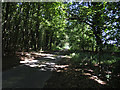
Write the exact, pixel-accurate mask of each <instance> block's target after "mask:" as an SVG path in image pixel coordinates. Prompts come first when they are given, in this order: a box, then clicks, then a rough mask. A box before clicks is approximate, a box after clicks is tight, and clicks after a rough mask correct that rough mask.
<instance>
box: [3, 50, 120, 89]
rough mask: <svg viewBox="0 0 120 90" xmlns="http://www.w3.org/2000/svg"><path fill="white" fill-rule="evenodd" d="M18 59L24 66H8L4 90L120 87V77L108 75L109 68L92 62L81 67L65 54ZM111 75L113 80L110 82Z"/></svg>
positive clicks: (23, 54) (32, 54) (36, 54)
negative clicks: (12, 89) (15, 89)
mask: <svg viewBox="0 0 120 90" xmlns="http://www.w3.org/2000/svg"><path fill="white" fill-rule="evenodd" d="M18 55H20V58H21V61H20V63H22V64H20V65H18V66H17V65H15V66H16V67H13V68H11V69H10V68H9V67H10V66H8V68H6V69H5V70H4V71H3V88H114V87H115V88H116V87H120V86H119V83H120V76H119V75H115V74H112V72H110V71H106V70H105V68H106V66H102V67H101V66H100V65H98V64H94V65H93V64H90V63H89V61H88V62H82V65H80V63H76V62H74V61H73V60H72V59H71V57H70V56H69V53H66V52H30V53H28V52H20V53H18ZM13 61H14V60H13ZM9 63H10V62H9ZM6 65H9V64H6ZM4 67H5V66H4ZM108 75H109V76H112V75H113V76H114V78H111V79H108V77H106V76H108Z"/></svg>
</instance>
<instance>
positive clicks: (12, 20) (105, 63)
mask: <svg viewBox="0 0 120 90" xmlns="http://www.w3.org/2000/svg"><path fill="white" fill-rule="evenodd" d="M32 51H34V52H40V51H49V52H56V51H57V52H62V53H61V54H67V55H69V56H71V57H72V58H71V59H64V60H63V61H61V63H63V64H65V63H67V64H69V65H70V67H69V68H68V69H67V71H65V73H63V74H60V75H58V74H55V73H54V77H53V78H52V79H50V81H48V82H50V83H48V84H47V86H45V87H51V86H54V87H60V88H61V87H63V86H64V87H94V86H96V87H99V85H98V86H97V85H95V83H94V84H92V83H90V82H89V81H86V78H85V77H84V76H83V74H84V73H85V70H88V69H91V72H90V71H87V72H89V73H87V74H89V75H91V76H92V75H93V76H94V75H96V76H95V77H98V78H101V79H102V80H104V81H106V82H107V84H106V85H107V86H106V87H113V88H114V87H120V86H119V83H120V71H119V70H120V2H81V3H80V2H19V3H18V2H3V3H2V56H3V59H4V57H7V56H16V53H17V52H28V53H29V52H32ZM39 58H40V57H39ZM8 59H9V60H8ZM8 59H4V60H3V66H4V67H8V66H9V65H12V62H10V60H11V61H12V60H13V62H14V63H16V59H12V58H11V59H10V58H9V57H8ZM5 62H9V63H8V64H6V65H5V64H4V63H5ZM17 63H19V62H17ZM76 70H77V71H76ZM79 70H81V71H79ZM78 72H79V73H78ZM57 75H58V76H57ZM84 75H85V74H84ZM79 76H80V78H78V77H79ZM56 79H57V80H56ZM71 79H72V80H71ZM98 80H99V79H98ZM56 81H57V82H56ZM99 81H100V80H99ZM51 82H53V83H52V84H51ZM68 82H69V83H68ZM83 82H85V83H83ZM60 83H61V84H60ZM82 83H83V84H82ZM62 84H64V85H62ZM104 84H105V83H104ZM57 85H58V86H57ZM60 85H62V86H60ZM87 85H88V86H87ZM100 87H101V86H100Z"/></svg>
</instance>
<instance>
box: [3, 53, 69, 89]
mask: <svg viewBox="0 0 120 90" xmlns="http://www.w3.org/2000/svg"><path fill="white" fill-rule="evenodd" d="M18 56H19V57H20V58H21V61H20V63H21V65H19V66H16V67H13V68H12V69H10V70H6V71H4V72H3V73H2V76H3V78H2V79H3V80H2V81H3V82H2V83H3V85H2V87H3V88H42V87H43V86H44V83H45V81H46V80H48V79H49V78H50V77H51V74H52V72H51V71H57V72H59V70H60V69H63V68H65V67H66V68H67V67H68V65H60V64H58V63H57V62H58V61H60V60H62V59H65V58H71V57H69V56H65V55H59V54H54V53H52V54H51V53H44V52H39V53H38V52H29V53H28V52H19V53H18Z"/></svg>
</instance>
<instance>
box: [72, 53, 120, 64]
mask: <svg viewBox="0 0 120 90" xmlns="http://www.w3.org/2000/svg"><path fill="white" fill-rule="evenodd" d="M71 56H72V54H71ZM100 59H101V60H100V61H101V62H100V63H101V64H107V65H111V64H113V63H115V62H117V61H119V60H120V57H117V56H114V55H110V54H107V53H104V54H102V55H100ZM72 60H73V61H74V62H76V63H82V62H85V61H86V62H90V63H92V64H98V63H99V54H94V53H89V52H80V53H76V54H75V55H74V56H72Z"/></svg>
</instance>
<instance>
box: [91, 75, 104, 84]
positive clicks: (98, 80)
mask: <svg viewBox="0 0 120 90" xmlns="http://www.w3.org/2000/svg"><path fill="white" fill-rule="evenodd" d="M89 79H93V80H95V81H97V82H98V83H99V84H102V85H105V84H106V82H105V81H102V80H100V79H99V78H98V77H97V76H91V77H89Z"/></svg>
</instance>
